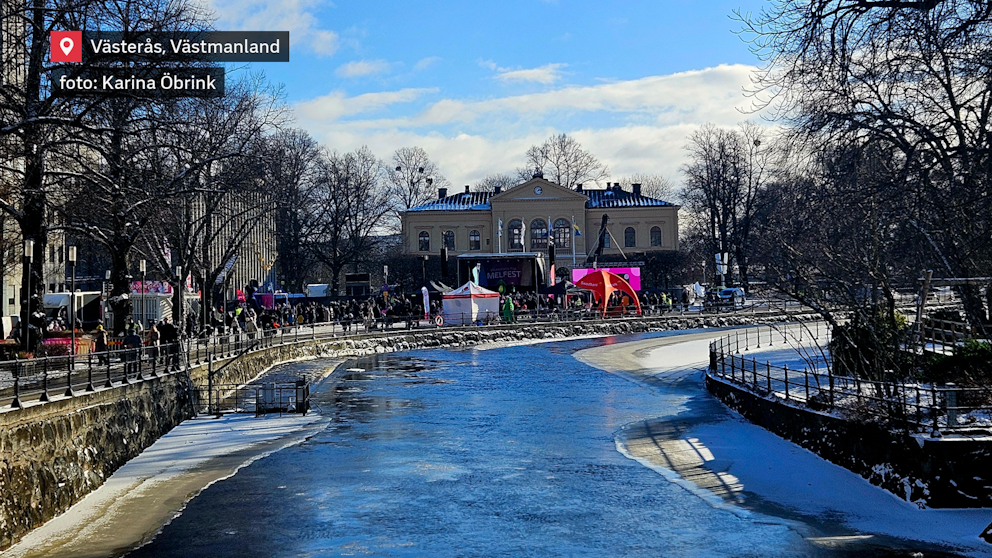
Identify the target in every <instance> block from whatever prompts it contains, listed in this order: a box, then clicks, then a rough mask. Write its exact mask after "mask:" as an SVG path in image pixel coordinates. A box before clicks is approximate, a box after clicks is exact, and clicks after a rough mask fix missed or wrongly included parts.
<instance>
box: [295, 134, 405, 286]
mask: <svg viewBox="0 0 992 558" xmlns="http://www.w3.org/2000/svg"><path fill="white" fill-rule="evenodd" d="M388 174H389V171H388V170H386V167H385V166H384V165H383V164H382V162H381V161H380V160H379V159H377V158H376V157H375V155H374V154H373V153H372V151H371V150H369V149H368V147H362V148H361V149H359V150H358V151H355V152H353V153H346V154H339V153H331V154H328V155H326V156H325V157H324V158H323V160H322V161H321V167H320V175H319V178H318V179H317V181H316V183H315V184H314V191H313V192H312V194H311V199H313V200H314V202H316V207H318V208H319V211H318V212H316V213H315V214H314V215H313V216H312V217H313V219H314V222H313V224H312V226H311V227H310V234H308V235H307V238H306V241H307V250H308V251H309V252H310V253H311V254H312V255H313V257H314V259H315V260H316V261H319V262H321V263H323V264H324V265H326V266H327V268H328V269H329V270H330V273H331V277H330V281H329V282H330V284H331V291H332V292H334V293H337V292H338V287H339V284H340V283H339V281H340V275H341V271H342V270H343V269H344V267H345V266H347V265H349V264H353V263H356V262H358V261H361V259H362V258H363V257H364V256H365V255H366V254H368V253H370V252H371V251H372V250H373V249H374V248H376V246H377V245H378V243H379V241H380V238H381V236H382V233H383V232H384V228H385V227H386V225H387V218H388V217H389V215H390V212H391V209H390V205H389V203H388V202H389V196H390V193H391V192H390V189H389V188H388V186H387V182H388V181H387V178H386V177H387V176H388Z"/></svg>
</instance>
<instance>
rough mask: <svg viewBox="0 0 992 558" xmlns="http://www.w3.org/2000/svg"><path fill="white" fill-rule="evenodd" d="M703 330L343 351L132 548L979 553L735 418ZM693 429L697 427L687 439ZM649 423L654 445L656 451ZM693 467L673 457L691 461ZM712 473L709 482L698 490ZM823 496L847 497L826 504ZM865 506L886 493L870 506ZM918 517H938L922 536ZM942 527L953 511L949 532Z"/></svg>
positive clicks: (282, 552)
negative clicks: (280, 425) (279, 440)
mask: <svg viewBox="0 0 992 558" xmlns="http://www.w3.org/2000/svg"><path fill="white" fill-rule="evenodd" d="M697 333H698V332H697ZM712 336H713V333H711V332H707V333H703V334H697V335H694V336H693V335H690V336H685V335H681V336H679V335H678V334H675V333H673V332H666V333H662V334H646V335H641V336H631V337H628V338H623V339H621V338H606V339H595V340H581V341H565V342H555V343H547V344H540V345H530V346H516V347H506V348H499V349H496V350H478V349H465V350H427V351H413V352H409V353H398V354H391V355H381V356H377V357H368V358H364V359H359V360H358V361H353V362H351V363H349V364H348V365H347V366H348V367H358V368H363V369H364V370H365V371H364V372H355V371H352V372H345V371H344V369H343V367H342V368H340V369H339V371H338V372H337V373H336V374H335V375H334V376H332V377H331V378H329V379H328V380H327V381H325V382H324V383H323V384H322V385H320V386H318V388H317V389H315V390H314V397H315V400H316V402H317V404H318V405H319V406H320V407H321V408H322V409H323V411H324V413H325V414H328V415H330V416H331V419H332V421H331V422H330V424H329V425H328V426H327V428H326V429H324V430H323V431H321V432H319V433H317V434H315V435H314V436H312V437H311V438H309V439H308V440H307V441H305V442H303V443H301V444H299V445H296V446H293V447H289V448H286V449H284V450H282V451H279V452H277V453H275V454H272V455H270V456H268V457H266V458H264V459H260V460H258V461H256V462H255V463H253V464H251V465H250V466H248V467H245V468H244V469H242V470H241V471H240V472H238V474H237V475H235V476H234V477H232V478H230V479H228V480H226V481H223V482H220V483H217V484H214V485H213V486H211V487H210V488H208V489H207V490H205V491H204V492H203V493H202V494H201V495H200V496H199V497H197V498H195V499H194V500H193V501H192V502H190V503H189V505H188V506H187V507H186V509H185V511H184V512H183V514H182V515H181V516H180V517H178V518H176V519H175V520H174V521H173V522H172V523H171V524H170V525H168V526H167V527H166V528H165V529H164V530H163V532H162V533H161V534H159V536H158V537H156V538H155V540H154V541H152V542H151V543H150V544H148V545H147V546H145V547H142V548H140V549H138V550H136V551H134V552H132V553H131V554H130V555H131V556H136V557H138V556H183V557H187V556H249V555H252V556H339V555H376V556H426V555H430V556H527V555H531V556H721V555H722V556H819V555H827V556H835V555H852V556H854V555H857V556H862V555H886V556H887V555H908V553H909V552H910V551H912V550H920V551H923V552H925V554H926V555H927V556H934V555H942V554H944V553H954V554H956V553H965V554H978V553H979V552H980V551H981V550H982V549H984V547H983V546H981V545H980V544H979V543H981V541H979V540H978V539H977V537H974V540H971V539H969V538H967V535H966V533H977V532H979V531H980V530H981V528H982V527H984V525H985V523H987V519H988V518H987V517H986V516H987V515H988V514H985V513H981V511H980V510H979V511H978V512H977V513H976V512H974V511H973V512H962V513H960V514H958V513H957V512H955V511H944V512H936V513H935V514H925V515H917V516H913V515H912V513H913V512H914V511H917V512H918V510H910V509H907V508H906V505H905V503H904V502H899V501H897V500H896V499H895V498H892V497H891V496H890V495H888V494H886V493H884V492H883V491H881V490H880V489H877V488H875V487H872V486H870V485H868V484H867V483H866V482H864V481H863V480H861V479H860V478H858V477H856V476H854V475H853V474H850V473H848V472H846V471H844V470H843V469H840V468H839V467H834V466H832V465H829V464H826V463H825V462H823V461H822V460H819V459H818V458H816V457H815V456H813V455H812V454H809V453H808V452H805V451H804V450H801V449H799V448H796V447H795V446H792V445H791V444H788V443H786V442H784V441H781V440H779V439H777V438H775V437H774V436H772V435H770V434H767V433H765V432H764V431H762V430H760V429H758V428H755V427H748V425H746V424H744V423H743V422H742V421H740V420H739V419H738V418H735V417H734V416H732V415H731V413H730V412H728V411H726V410H725V409H724V408H723V407H722V406H721V405H719V403H717V402H716V401H715V400H713V399H712V398H711V397H710V396H709V395H708V394H706V393H705V391H704V390H703V389H702V387H701V386H702V383H701V376H700V374H699V372H698V371H699V369H700V368H701V367H702V365H703V363H702V361H705V358H706V351H705V346H706V345H705V344H706V341H707V339H709V338H710V337H712ZM647 338H650V339H647ZM638 339H641V340H642V341H641V342H639V343H636V344H634V345H612V346H611V344H615V343H617V342H619V341H622V340H623V341H631V340H638ZM645 339H646V340H645ZM669 341H689V342H688V343H685V344H683V345H682V346H683V347H686V348H688V347H694V344H701V346H702V347H703V350H702V351H700V352H699V354H698V357H696V358H695V360H697V361H700V364H699V365H698V366H694V365H693V364H692V362H693V360H694V359H693V357H692V356H691V355H692V354H694V353H695V348H693V349H692V351H681V352H678V353H657V352H652V351H657V350H658V349H653V347H656V346H658V345H660V344H664V343H666V342H669ZM597 347H599V349H596V348H597ZM581 349H594V350H592V351H584V352H582V353H581V355H580V356H581V358H582V360H584V361H586V362H592V363H593V364H596V360H597V359H596V355H597V354H598V355H599V357H600V361H602V359H604V358H605V359H606V360H608V361H612V363H613V364H611V365H610V366H612V367H613V368H614V369H615V370H616V371H617V372H618V373H617V374H609V373H604V372H603V371H602V370H600V369H597V368H594V367H592V366H590V365H588V364H585V363H583V362H580V361H579V360H577V359H576V358H575V357H573V352H575V351H577V350H581ZM604 351H605V352H604ZM652 359H654V360H655V361H657V360H658V359H661V360H664V361H665V362H666V363H668V364H669V365H670V366H667V367H665V366H663V365H662V364H663V363H662V362H657V364H658V369H664V370H667V371H666V372H664V373H662V374H660V375H653V376H652V375H648V374H645V372H644V370H645V367H644V366H643V364H644V362H653V361H652ZM294 366H305V364H299V365H294ZM719 426H723V427H726V430H727V431H728V432H730V433H732V435H733V436H745V437H751V439H750V440H749V443H747V444H743V445H742V447H751V448H752V451H751V452H750V453H747V452H746V451H745V450H744V449H741V448H737V449H735V448H733V447H731V446H733V444H732V443H727V444H726V445H727V446H728V447H727V448H724V447H720V443H716V444H714V447H712V448H707V447H706V443H707V442H706V441H707V440H716V441H718V442H719V441H721V440H722V441H724V442H726V438H720V437H718V436H717V437H715V436H713V435H712V434H709V435H708V437H707V435H706V434H707V433H708V432H711V431H714V430H719V428H716V427H719ZM695 430H698V431H699V432H700V433H702V434H704V435H702V436H700V437H696V436H694V435H693V434H694V431H695ZM645 439H652V440H654V441H655V442H656V448H665V449H664V451H661V450H660V449H659V451H656V452H654V453H655V455H654V456H652V455H651V453H652V450H651V448H650V447H648V446H645V444H644V440H645ZM666 440H676V441H677V440H682V442H681V443H679V442H676V443H674V444H668V443H667V442H666ZM686 447H688V448H691V449H692V452H694V453H695V454H696V455H699V456H703V457H701V459H702V460H703V461H706V462H707V463H708V466H707V467H704V468H699V471H707V472H708V474H709V476H710V477H711V478H715V479H717V480H718V482H716V483H707V481H706V480H705V479H700V478H696V479H692V478H686V477H681V476H679V475H677V474H676V473H675V472H674V471H675V470H679V469H680V467H681V465H679V464H678V463H675V462H678V461H683V463H682V465H685V464H686V462H685V460H682V459H681V458H680V457H679V456H680V455H682V456H683V457H684V456H686V455H689V454H690V453H692V452H689V453H687V452H684V451H680V448H681V449H683V450H684V449H685V448H686ZM753 448H760V449H761V450H762V453H761V454H759V453H756V452H755V451H753ZM713 453H717V454H718V455H717V456H716V457H713V455H712V454H713ZM659 455H661V456H668V458H669V465H670V468H666V467H661V466H659V465H658V463H659V462H660V461H659V459H658V458H657V457H658V456H659ZM728 456H729V457H728ZM734 459H738V460H743V459H747V460H751V462H750V463H746V464H745V463H741V465H744V466H742V467H740V469H742V470H743V472H744V474H743V475H741V476H739V477H738V476H734V474H735V473H737V472H738V471H736V470H735V468H734V467H732V465H733V460H734ZM689 461H691V459H690V460H689ZM689 465H692V463H689ZM776 466H782V467H790V468H791V467H802V468H803V469H804V470H802V471H798V470H788V471H785V472H773V475H772V476H775V477H778V478H780V479H781V483H780V484H781V486H780V487H779V488H777V489H775V490H771V489H769V490H767V492H769V495H763V494H761V493H760V492H752V491H751V488H750V487H749V486H748V483H749V482H751V480H750V479H751V478H752V477H754V475H752V474H751V473H749V472H748V470H749V469H755V468H757V469H762V470H769V469H773V468H774V467H776ZM690 470H691V467H690V468H688V469H687V468H686V467H681V472H682V473H683V475H685V474H686V473H687V472H688V471H690ZM659 473H660V474H659ZM704 476H705V475H704ZM766 476H767V475H766ZM759 478H760V475H759ZM742 479H744V480H742ZM806 481H808V484H809V485H813V484H819V483H821V482H826V483H829V486H826V487H820V489H819V490H815V491H813V492H814V494H822V495H823V500H822V501H820V502H814V503H813V505H806V506H804V505H801V504H796V503H795V502H793V501H792V500H795V499H809V494H795V495H794V496H791V497H790V496H782V495H781V494H780V492H783V491H789V490H794V491H795V490H797V489H796V486H798V485H800V484H807V482H806ZM708 484H709V488H711V489H713V488H714V486H715V487H716V488H715V489H713V490H706V489H705V488H706V487H707V485H708ZM771 484H774V483H771ZM756 486H758V487H759V488H760V489H761V490H764V489H766V488H767V487H765V486H764V485H762V484H761V483H760V482H758V483H757V485H756ZM700 487H703V488H700ZM824 488H826V489H825V490H824ZM721 490H722V492H721ZM830 493H834V494H840V495H843V498H842V500H844V499H845V498H846V499H852V498H853V499H858V500H859V501H858V502H851V501H847V500H844V501H838V499H837V497H835V496H830V495H829V494H830ZM872 506H880V507H879V508H877V509H874V510H868V509H863V508H865V507H872ZM892 514H895V516H894V517H895V518H896V521H898V522H906V521H909V522H910V523H912V522H913V521H916V520H913V519H907V518H911V517H917V518H918V521H917V524H911V525H908V528H907V529H903V530H900V529H899V528H895V529H893V527H892V526H891V525H888V524H887V523H886V521H884V520H882V521H874V519H877V518H881V517H884V516H886V515H889V516H891V515H892ZM899 514H903V515H904V516H905V517H904V516H901V515H899ZM970 523H975V524H977V525H979V526H978V527H977V528H976V527H974V526H973V525H971V524H970ZM924 524H929V525H930V527H931V532H930V533H927V532H921V525H924ZM947 524H953V525H956V526H958V527H957V528H956V529H952V531H955V532H948V529H947ZM873 529H874V531H873ZM893 530H894V531H895V532H891V531H893ZM912 530H915V531H916V533H915V534H914V533H913V532H912ZM903 531H907V532H903ZM957 531H960V532H957ZM910 539H916V540H910ZM981 544H984V543H981Z"/></svg>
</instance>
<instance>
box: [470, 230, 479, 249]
mask: <svg viewBox="0 0 992 558" xmlns="http://www.w3.org/2000/svg"><path fill="white" fill-rule="evenodd" d="M468 249H469V250H482V235H480V234H479V231H472V232H470V233H468Z"/></svg>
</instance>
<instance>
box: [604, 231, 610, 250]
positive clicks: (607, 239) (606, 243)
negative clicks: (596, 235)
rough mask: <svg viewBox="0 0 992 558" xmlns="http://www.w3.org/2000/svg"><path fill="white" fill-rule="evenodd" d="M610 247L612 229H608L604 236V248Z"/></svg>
mask: <svg viewBox="0 0 992 558" xmlns="http://www.w3.org/2000/svg"><path fill="white" fill-rule="evenodd" d="M609 247H610V231H609V230H607V231H606V234H605V235H604V236H603V248H609Z"/></svg>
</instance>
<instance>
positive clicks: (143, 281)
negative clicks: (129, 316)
mask: <svg viewBox="0 0 992 558" xmlns="http://www.w3.org/2000/svg"><path fill="white" fill-rule="evenodd" d="M138 270H140V271H141V327H142V328H145V327H148V325H147V324H145V271H146V270H145V260H141V261H139V262H138Z"/></svg>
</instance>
